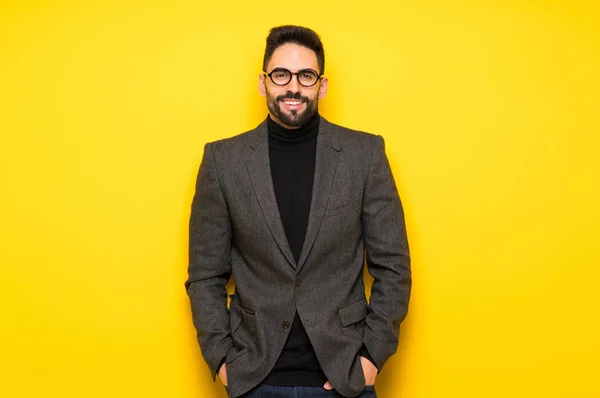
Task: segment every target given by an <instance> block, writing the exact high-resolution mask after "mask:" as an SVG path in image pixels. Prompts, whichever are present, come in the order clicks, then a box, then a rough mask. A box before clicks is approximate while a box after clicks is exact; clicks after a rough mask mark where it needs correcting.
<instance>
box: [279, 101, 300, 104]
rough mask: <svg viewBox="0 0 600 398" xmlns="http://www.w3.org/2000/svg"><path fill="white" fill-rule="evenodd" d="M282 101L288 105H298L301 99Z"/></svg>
mask: <svg viewBox="0 0 600 398" xmlns="http://www.w3.org/2000/svg"><path fill="white" fill-rule="evenodd" d="M283 102H284V103H286V104H288V105H300V104H301V103H302V102H301V101H283Z"/></svg>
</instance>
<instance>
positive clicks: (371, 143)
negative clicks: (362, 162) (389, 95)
mask: <svg viewBox="0 0 600 398" xmlns="http://www.w3.org/2000/svg"><path fill="white" fill-rule="evenodd" d="M321 123H322V126H323V127H324V128H325V129H326V130H327V131H328V132H329V133H330V134H331V136H332V138H333V139H334V140H336V141H337V142H339V143H340V144H341V146H343V148H344V150H352V149H354V150H358V151H360V152H362V153H365V152H367V153H370V152H372V151H373V149H374V147H375V146H378V145H382V144H383V138H382V137H381V136H380V135H377V134H373V133H368V132H366V131H361V130H354V129H351V128H348V127H344V126H341V125H338V124H335V123H331V122H329V121H327V120H326V119H324V118H321Z"/></svg>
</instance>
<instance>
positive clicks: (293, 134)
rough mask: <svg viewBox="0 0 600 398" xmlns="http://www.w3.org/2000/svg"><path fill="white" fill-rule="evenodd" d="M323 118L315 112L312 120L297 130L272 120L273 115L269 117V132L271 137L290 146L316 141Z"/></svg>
mask: <svg viewBox="0 0 600 398" xmlns="http://www.w3.org/2000/svg"><path fill="white" fill-rule="evenodd" d="M320 120H321V116H319V112H315V114H314V115H313V117H312V118H310V120H309V121H308V122H307V123H306V124H305V125H304V126H301V127H299V128H297V129H295V130H290V129H286V128H285V127H283V126H281V125H279V124H278V123H277V122H276V121H274V120H273V119H271V115H269V116H267V130H268V131H269V136H270V137H271V138H273V139H275V140H277V141H281V142H286V143H290V144H294V143H300V142H304V141H308V140H310V139H314V138H315V137H316V136H317V134H318V132H319V122H320Z"/></svg>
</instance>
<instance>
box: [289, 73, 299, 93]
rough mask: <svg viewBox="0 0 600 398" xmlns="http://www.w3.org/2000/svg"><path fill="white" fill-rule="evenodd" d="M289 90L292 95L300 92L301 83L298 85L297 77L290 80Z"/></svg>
mask: <svg viewBox="0 0 600 398" xmlns="http://www.w3.org/2000/svg"><path fill="white" fill-rule="evenodd" d="M287 88H288V90H289V91H291V92H292V93H297V92H298V91H300V83H298V76H297V75H295V74H294V75H292V80H290V82H289V83H288V86H287Z"/></svg>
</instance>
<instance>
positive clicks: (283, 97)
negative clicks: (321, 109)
mask: <svg viewBox="0 0 600 398" xmlns="http://www.w3.org/2000/svg"><path fill="white" fill-rule="evenodd" d="M276 99H277V101H283V100H286V99H291V100H302V101H304V102H309V101H310V99H309V98H308V97H303V96H302V95H301V94H300V93H292V92H291V91H288V92H287V93H285V95H280V96H278V97H277V98H276Z"/></svg>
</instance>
